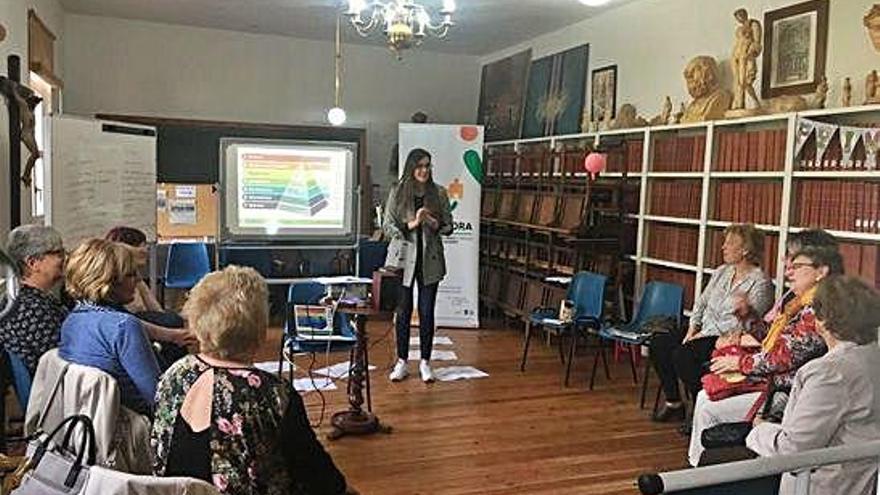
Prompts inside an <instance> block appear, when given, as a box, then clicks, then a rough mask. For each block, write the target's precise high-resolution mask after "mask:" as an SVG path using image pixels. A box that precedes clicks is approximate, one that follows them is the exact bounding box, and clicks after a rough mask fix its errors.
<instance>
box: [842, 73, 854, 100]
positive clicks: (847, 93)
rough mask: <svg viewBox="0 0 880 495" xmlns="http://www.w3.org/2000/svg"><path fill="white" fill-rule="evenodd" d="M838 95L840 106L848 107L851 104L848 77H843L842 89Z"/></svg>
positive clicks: (850, 83)
mask: <svg viewBox="0 0 880 495" xmlns="http://www.w3.org/2000/svg"><path fill="white" fill-rule="evenodd" d="M840 95H841V96H840V105H841V106H844V107H848V106H850V105H851V104H852V82H850V80H849V78H848V77H844V78H843V90H842V91H841V93H840Z"/></svg>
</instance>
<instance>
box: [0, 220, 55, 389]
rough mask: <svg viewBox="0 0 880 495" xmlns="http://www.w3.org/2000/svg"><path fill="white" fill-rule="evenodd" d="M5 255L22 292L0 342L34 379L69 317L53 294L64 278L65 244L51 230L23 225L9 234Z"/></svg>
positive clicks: (1, 326)
mask: <svg viewBox="0 0 880 495" xmlns="http://www.w3.org/2000/svg"><path fill="white" fill-rule="evenodd" d="M6 252H7V253H8V254H9V257H10V258H11V259H12V262H13V263H15V265H16V266H15V268H16V271H17V272H18V274H19V277H20V282H21V288H20V290H19V293H18V295H17V296H16V298H15V302H14V304H13V306H12V308H11V309H10V311H9V313H7V314H6V316H5V317H4V318H3V319H2V320H0V342H2V343H3V347H4V348H5V349H6V351H7V352H9V353H12V354H15V355H16V356H18V357H20V358H21V359H22V361H24V363H25V365H27V367H28V370H29V371H30V373H31V376H33V374H34V372H35V371H36V369H37V362H39V360H40V356H42V355H43V354H44V353H45V352H46V351H48V350H49V349H52V348H55V347H57V346H58V335H59V331H60V330H61V323H62V322H63V321H64V318H65V317H66V316H67V308H65V307H64V305H62V304H61V302H60V301H59V300H58V299H57V298H56V297H55V296H54V295H53V294H52V293H51V292H50V291H51V290H52V289H53V288H54V287H55V286H56V285H58V283H59V282H60V281H61V279H62V278H63V269H64V244H63V243H62V242H61V234H59V233H58V231H57V230H55V229H53V228H52V227H44V226H42V225H22V226H20V227H17V228H15V229H14V230H13V231H12V232H10V233H9V240H8V242H7V243H6Z"/></svg>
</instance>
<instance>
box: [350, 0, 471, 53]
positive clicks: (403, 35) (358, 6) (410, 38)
mask: <svg viewBox="0 0 880 495" xmlns="http://www.w3.org/2000/svg"><path fill="white" fill-rule="evenodd" d="M453 12H455V0H443V6H442V7H441V8H440V11H439V17H440V18H439V19H438V20H437V21H435V20H434V19H433V18H432V16H431V14H430V13H429V12H428V9H427V8H425V6H423V5H421V4H420V3H417V2H414V1H411V0H390V1H387V2H383V1H380V0H372V1H367V0H348V11H346V13H345V15H346V16H348V18H349V19H350V20H351V24H352V25H353V26H354V27H355V29H356V30H357V32H358V34H360V35H361V36H363V37H367V36H369V35H370V34H372V33H373V32H375V31H379V30H380V29H381V31H382V32H383V33H384V34H385V36H386V37H387V38H388V48H390V49H391V50H392V51H394V53H396V54H397V58H398V59H399V58H401V52H402V51H403V50H406V49H408V48H412V47H414V46H418V45H420V44H421V43H422V40H424V39H425V37H426V36H428V35H429V34H434V35H435V36H437V37H438V38H445V37H446V34H447V33H448V32H449V28H450V27H452V26H453V25H455V23H454V22H452V14H453Z"/></svg>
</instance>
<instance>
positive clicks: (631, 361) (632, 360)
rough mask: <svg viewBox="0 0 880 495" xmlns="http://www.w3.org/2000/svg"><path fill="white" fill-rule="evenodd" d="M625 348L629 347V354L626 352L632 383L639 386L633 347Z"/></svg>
mask: <svg viewBox="0 0 880 495" xmlns="http://www.w3.org/2000/svg"><path fill="white" fill-rule="evenodd" d="M627 347H629V352H627V355H629V369H630V370H631V371H632V377H633V383H634V384H636V385H638V384H639V375H638V373H636V353H635V346H632V345H629V346H627Z"/></svg>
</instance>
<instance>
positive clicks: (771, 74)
mask: <svg viewBox="0 0 880 495" xmlns="http://www.w3.org/2000/svg"><path fill="white" fill-rule="evenodd" d="M827 45H828V0H810V1H808V2H802V3H798V4H795V5H790V6H788V7H783V8H781V9H777V10H771V11H769V12H766V13H765V14H764V63H763V70H762V74H761V96H762V97H763V98H773V97H776V96H782V95H798V94H805V93H811V92H813V91H815V90H816V86H817V85H818V84H819V82H820V81H821V80H822V77H823V76H824V75H825V55H826V48H827Z"/></svg>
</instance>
